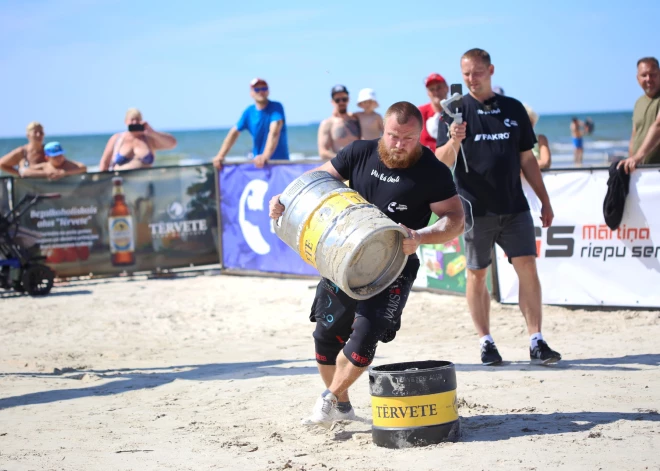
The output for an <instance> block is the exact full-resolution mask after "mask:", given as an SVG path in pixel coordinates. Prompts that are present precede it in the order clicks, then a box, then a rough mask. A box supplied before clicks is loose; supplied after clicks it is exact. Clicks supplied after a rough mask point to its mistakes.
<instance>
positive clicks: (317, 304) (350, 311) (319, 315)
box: [310, 256, 420, 362]
mask: <svg viewBox="0 0 660 471" xmlns="http://www.w3.org/2000/svg"><path fill="white" fill-rule="evenodd" d="M419 266H420V262H419V258H417V256H412V257H409V258H408V262H407V263H406V266H405V267H404V269H403V271H402V272H401V274H400V275H399V277H398V278H397V279H396V280H395V281H394V282H393V283H392V284H391V285H390V286H388V287H387V288H386V289H385V290H383V291H381V292H380V293H378V294H377V295H375V296H373V297H371V298H369V299H366V300H363V301H357V300H355V299H353V298H351V297H349V296H348V295H347V294H346V293H344V292H343V291H342V290H340V289H339V288H338V287H337V286H336V285H335V284H334V283H332V282H331V281H330V280H327V279H325V278H323V279H322V280H321V281H320V283H319V284H318V286H317V288H316V297H315V298H314V302H313V304H312V309H311V312H310V321H312V322H316V323H317V326H316V330H315V332H314V339H315V340H316V342H317V345H318V343H319V342H320V343H323V344H326V345H329V344H335V345H336V347H337V351H339V350H340V349H341V348H342V346H343V344H345V343H346V342H347V341H348V339H349V338H350V336H351V333H352V330H353V323H354V321H355V320H357V319H359V318H360V317H363V318H365V319H366V320H368V321H369V322H368V323H367V324H366V325H368V326H369V330H370V334H371V336H372V337H374V338H376V339H377V340H379V341H381V342H388V341H390V340H392V339H393V338H394V336H395V334H396V332H397V331H398V330H399V329H400V328H401V314H402V313H403V308H404V307H405V304H406V301H407V300H408V295H409V294H410V291H411V290H412V286H413V283H414V282H415V278H416V277H417V271H418V270H419ZM358 323H359V322H358ZM330 349H331V350H334V349H333V348H332V347H331V346H330ZM318 354H319V352H317V360H320V361H322V362H325V361H328V362H333V361H334V359H330V358H326V359H323V358H319V357H318ZM322 356H326V355H325V354H324V353H322Z"/></svg>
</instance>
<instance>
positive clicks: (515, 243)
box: [464, 211, 536, 270]
mask: <svg viewBox="0 0 660 471" xmlns="http://www.w3.org/2000/svg"><path fill="white" fill-rule="evenodd" d="M464 237H465V253H466V256H467V267H468V268H469V269H470V270H481V269H483V268H488V266H489V265H490V264H491V262H492V257H491V253H492V250H493V247H494V245H495V244H497V245H499V246H500V247H501V248H502V250H504V253H505V254H506V255H507V257H509V261H511V259H512V258H515V257H524V256H527V255H534V256H536V237H535V236H534V220H533V219H532V215H531V213H530V212H529V211H524V212H522V213H515V214H505V215H501V216H480V217H475V218H474V227H472V230H471V231H470V232H468V233H466V234H465V236H464Z"/></svg>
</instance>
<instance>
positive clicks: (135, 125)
mask: <svg viewBox="0 0 660 471" xmlns="http://www.w3.org/2000/svg"><path fill="white" fill-rule="evenodd" d="M124 122H125V124H126V127H127V130H126V131H123V132H119V133H116V134H113V135H112V137H110V139H108V143H107V144H106V146H105V150H104V151H103V156H102V157H101V163H100V165H99V168H100V170H101V171H102V172H105V171H107V170H133V169H137V168H149V167H151V166H152V165H153V163H154V160H155V157H156V156H155V151H157V150H169V149H173V148H174V147H175V146H176V138H175V137H174V136H172V135H171V134H168V133H164V132H158V131H155V130H154V129H153V128H152V127H151V126H149V123H147V122H146V121H144V120H143V119H142V113H140V110H138V109H136V108H130V109H129V110H128V111H127V112H126V118H125V120H124Z"/></svg>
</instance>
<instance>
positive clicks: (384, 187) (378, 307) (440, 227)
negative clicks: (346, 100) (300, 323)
mask: <svg viewBox="0 0 660 471" xmlns="http://www.w3.org/2000/svg"><path fill="white" fill-rule="evenodd" d="M383 122H384V131H383V137H381V138H380V139H374V140H362V141H355V142H352V143H351V144H349V145H348V146H346V147H344V148H343V149H342V150H340V151H339V152H338V153H337V156H336V157H334V158H333V159H332V160H331V161H329V162H326V163H325V164H323V165H322V166H321V167H318V168H316V169H314V170H313V171H318V170H321V171H325V172H328V173H329V174H330V175H332V176H333V177H335V178H337V179H339V180H341V181H346V180H350V187H351V188H352V189H354V190H356V191H357V192H358V193H359V194H360V195H362V197H363V198H365V199H366V200H367V201H369V202H370V203H372V204H374V205H376V206H377V207H378V208H379V209H380V210H381V211H382V212H383V213H384V214H386V215H387V216H388V217H389V218H390V219H392V220H393V221H394V222H397V223H399V224H401V225H402V226H403V227H404V228H405V229H406V230H407V231H408V234H409V236H408V237H407V238H405V239H404V240H403V246H402V250H403V252H404V253H405V254H406V255H408V256H409V257H408V262H407V263H406V266H405V267H404V269H403V272H402V273H401V275H400V276H399V277H398V278H397V279H396V280H395V281H394V283H392V284H391V285H390V286H389V287H388V288H386V289H385V290H384V291H382V292H381V293H379V294H377V295H375V296H373V297H371V298H369V299H367V300H365V301H356V300H354V299H352V298H350V297H348V295H346V294H345V293H344V292H342V291H341V290H340V289H339V288H338V287H337V286H336V285H335V284H334V283H332V282H331V281H330V280H327V279H322V280H321V282H320V283H319V285H318V287H317V290H316V297H315V299H314V303H313V305H312V310H311V315H310V320H312V321H313V322H316V329H315V331H314V344H315V349H316V362H317V364H318V368H319V373H320V374H321V378H322V379H323V381H324V383H325V385H326V388H327V389H326V390H325V391H324V392H323V393H322V394H321V396H320V397H319V398H318V399H317V401H316V404H315V406H314V409H313V412H312V415H311V417H309V418H307V419H305V420H303V424H304V425H321V426H325V427H329V426H330V425H331V424H332V422H333V420H350V419H354V418H355V413H354V411H353V409H352V407H351V404H350V401H349V399H348V388H349V387H350V386H351V385H352V384H353V383H354V382H355V381H356V380H357V379H358V377H359V376H360V375H361V374H362V372H363V371H364V370H365V369H366V368H367V367H368V366H369V364H370V363H371V362H372V361H373V359H374V355H375V353H376V346H377V344H378V342H379V341H380V342H389V341H391V340H392V339H393V338H394V336H395V334H396V332H397V331H398V330H399V328H400V327H401V314H402V313H403V308H404V306H405V304H406V301H407V299H408V295H409V294H410V290H411V288H412V285H413V283H414V281H415V277H416V276H417V271H418V269H419V258H418V257H417V255H416V254H415V252H416V250H417V248H418V247H419V245H420V244H442V243H445V242H448V241H450V240H452V239H453V238H455V237H457V236H458V235H460V234H461V233H462V232H463V227H464V214H463V207H462V205H461V201H460V199H459V197H458V195H457V193H456V186H455V184H454V182H453V180H452V176H451V171H450V170H449V169H448V168H447V166H446V165H444V164H443V163H442V162H439V161H438V159H436V158H435V156H434V155H433V152H432V151H431V150H429V149H428V148H427V147H424V146H422V145H421V144H420V143H419V136H420V134H421V132H422V126H423V125H424V123H423V122H422V115H421V113H420V112H419V110H418V109H417V107H416V106H415V105H413V104H412V103H408V102H406V101H402V102H398V103H395V104H393V105H392V106H390V108H389V109H388V110H387V112H386V113H385V116H384V119H383ZM283 211H284V206H283V205H282V204H281V203H280V201H279V195H277V196H274V197H273V198H272V199H271V201H270V217H271V218H273V219H277V218H279V217H280V216H281V215H282V213H283ZM431 213H435V214H436V215H437V216H438V217H439V218H440V219H439V220H438V221H437V222H436V223H434V224H433V225H431V226H428V223H429V220H430V218H431ZM427 226H428V227H427ZM292 255H293V253H292ZM340 353H343V354H340Z"/></svg>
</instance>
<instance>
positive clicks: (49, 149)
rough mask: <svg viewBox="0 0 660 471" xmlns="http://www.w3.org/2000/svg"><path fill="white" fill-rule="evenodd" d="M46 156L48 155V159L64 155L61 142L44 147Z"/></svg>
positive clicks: (50, 143)
mask: <svg viewBox="0 0 660 471" xmlns="http://www.w3.org/2000/svg"><path fill="white" fill-rule="evenodd" d="M44 154H46V157H48V158H52V157H58V156H60V155H64V149H62V146H61V145H60V143H59V142H56V141H55V142H49V143H48V144H46V145H45V146H44Z"/></svg>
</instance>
